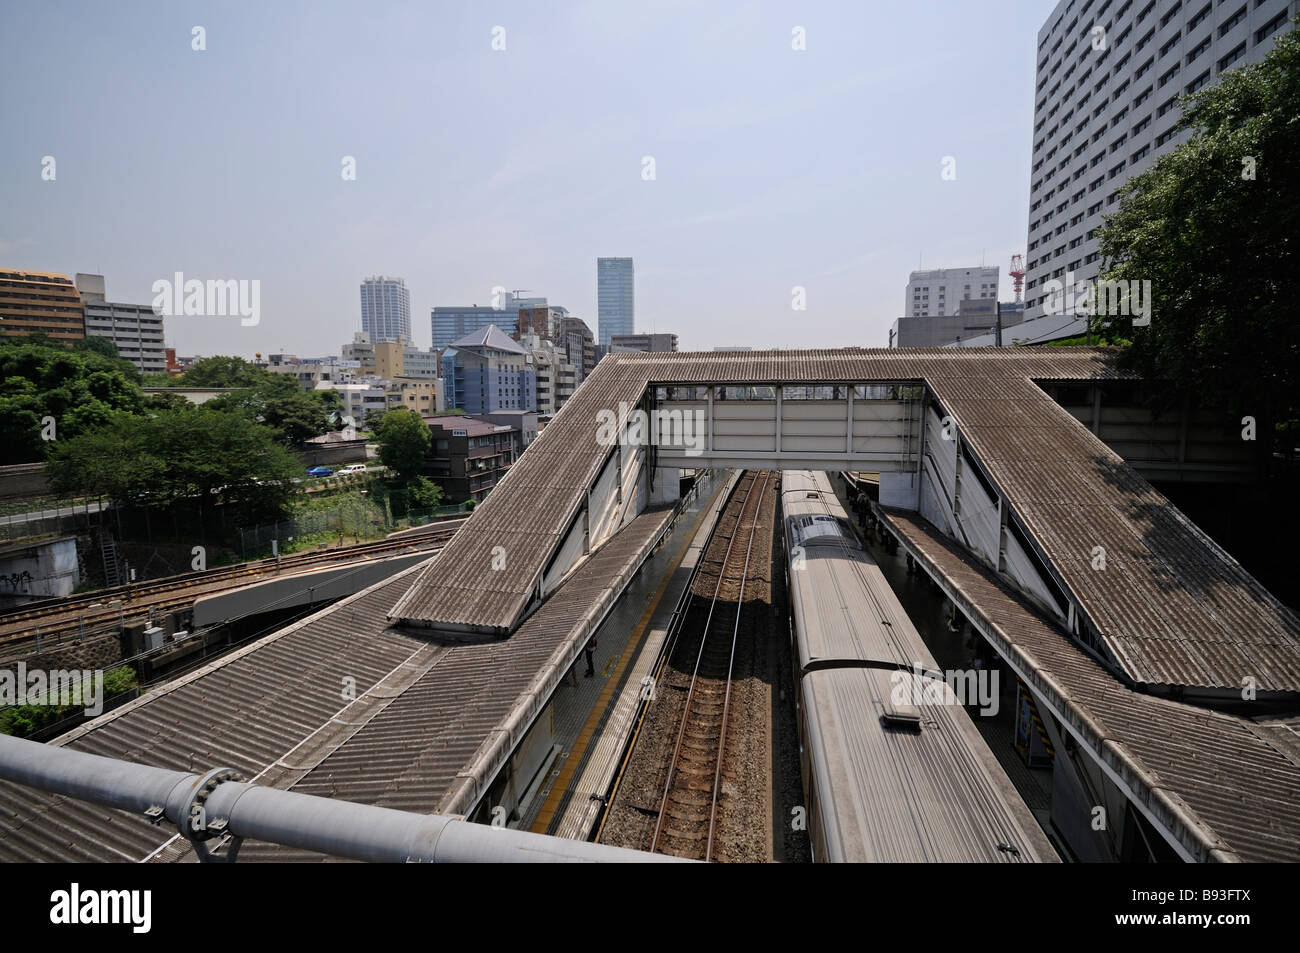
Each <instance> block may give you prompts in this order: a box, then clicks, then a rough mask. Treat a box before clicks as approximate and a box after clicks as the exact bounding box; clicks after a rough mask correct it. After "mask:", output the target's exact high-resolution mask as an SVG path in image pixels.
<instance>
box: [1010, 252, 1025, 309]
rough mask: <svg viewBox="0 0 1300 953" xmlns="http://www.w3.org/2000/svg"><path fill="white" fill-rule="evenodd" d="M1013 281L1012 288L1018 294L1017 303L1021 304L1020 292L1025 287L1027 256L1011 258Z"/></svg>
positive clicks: (1013, 256)
mask: <svg viewBox="0 0 1300 953" xmlns="http://www.w3.org/2000/svg"><path fill="white" fill-rule="evenodd" d="M1011 280H1012V282H1013V284H1012V287H1013V288H1014V289H1015V292H1016V301H1017V302H1019V301H1021V300H1022V297H1021V294H1020V292H1021V291H1022V290H1023V289H1024V287H1025V256H1024V255H1012V256H1011Z"/></svg>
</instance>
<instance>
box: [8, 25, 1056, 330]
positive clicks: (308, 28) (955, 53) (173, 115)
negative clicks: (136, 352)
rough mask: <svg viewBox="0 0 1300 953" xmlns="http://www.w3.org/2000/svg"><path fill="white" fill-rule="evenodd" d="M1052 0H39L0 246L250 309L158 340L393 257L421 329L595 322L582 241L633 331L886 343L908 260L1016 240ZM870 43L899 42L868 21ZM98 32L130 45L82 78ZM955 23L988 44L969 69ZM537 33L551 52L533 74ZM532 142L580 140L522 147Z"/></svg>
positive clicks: (18, 259)
mask: <svg viewBox="0 0 1300 953" xmlns="http://www.w3.org/2000/svg"><path fill="white" fill-rule="evenodd" d="M1051 7H1052V5H1051V4H1050V3H1047V2H1033V3H1029V2H1023V3H1007V4H1003V5H1001V6H1000V7H998V9H997V11H995V12H996V13H997V15H996V16H991V15H990V14H989V11H988V10H987V9H984V8H980V9H978V10H974V9H972V10H967V9H965V8H939V7H935V8H933V9H930V8H918V9H909V10H902V11H900V10H887V11H884V12H883V13H881V12H876V11H862V10H858V9H856V8H854V7H853V6H851V5H847V4H845V5H840V6H838V7H836V6H830V7H822V8H817V9H814V10H808V11H790V10H788V9H786V8H784V7H781V6H780V5H776V4H768V5H763V6H760V7H759V8H757V9H755V10H752V11H747V12H746V14H745V15H744V17H743V18H742V17H738V16H736V15H735V14H733V13H731V12H729V11H717V10H715V11H709V10H706V11H697V10H693V9H689V8H687V7H685V6H683V5H681V4H674V3H666V4H657V5H652V6H650V7H647V8H636V9H628V10H618V11H611V12H609V13H608V14H607V15H604V16H602V17H600V18H591V17H588V16H586V15H585V14H584V13H583V9H582V8H580V7H563V8H558V9H556V10H547V11H538V10H530V9H528V8H527V7H525V6H522V5H519V6H507V7H505V8H503V9H502V10H500V11H494V12H492V13H491V14H481V13H478V12H475V11H464V10H458V9H448V10H440V11H429V10H427V9H426V8H424V7H422V6H419V5H415V4H409V5H397V6H394V7H390V8H385V9H384V10H383V11H381V12H380V13H379V14H377V15H376V16H375V17H373V18H370V19H368V20H367V21H366V22H365V23H364V24H361V25H359V26H358V25H357V24H355V23H353V22H352V20H351V18H349V17H348V16H347V15H345V8H343V7H337V6H335V7H313V8H312V9H311V15H310V16H307V15H300V11H295V10H294V9H293V8H288V7H276V8H271V9H261V10H259V9H250V8H239V9H233V10H213V9H210V8H206V7H196V8H192V9H186V8H179V9H173V8H171V7H169V6H166V5H161V4H131V5H124V6H120V7H115V8H114V9H113V10H112V11H108V10H101V9H96V8H93V7H91V8H81V7H77V6H73V5H70V4H53V5H47V6H43V7H40V8H37V9H35V10H33V11H32V12H31V14H30V18H31V21H32V23H31V29H30V30H28V31H26V33H25V35H24V36H23V37H21V38H20V37H17V36H15V35H14V34H13V33H8V34H6V36H5V37H4V38H0V52H2V53H3V55H2V56H0V76H3V77H4V78H5V80H6V84H7V85H8V86H9V87H11V88H22V89H24V90H25V91H26V95H25V97H24V98H23V99H22V100H21V101H9V102H7V103H6V104H5V105H4V106H3V107H0V109H3V111H4V121H5V124H6V128H7V129H9V130H10V131H11V132H12V133H13V134H12V135H10V136H7V137H6V141H5V143H4V144H3V145H0V173H3V175H4V180H5V182H6V183H7V184H6V186H5V190H4V194H5V205H6V209H7V211H8V212H9V214H8V215H7V216H6V221H5V224H4V225H3V226H2V227H0V263H3V264H4V265H6V266H8V267H14V268H28V269H39V270H49V271H60V272H63V273H67V274H73V273H76V272H91V273H97V274H104V275H106V276H107V277H108V279H109V280H110V281H111V282H112V283H113V286H114V288H116V289H118V292H117V293H116V294H115V296H117V297H119V298H120V299H121V300H124V301H130V302H141V303H147V302H149V301H150V300H152V298H153V295H152V293H151V287H152V283H153V282H154V281H156V280H158V279H160V278H164V277H170V276H171V275H172V274H173V273H175V272H183V273H184V274H186V275H187V276H188V275H194V276H196V277H199V278H201V279H204V280H207V279H217V280H225V279H239V280H259V281H260V282H261V295H262V297H261V313H262V319H261V321H260V322H259V323H258V324H257V325H255V326H251V327H244V326H241V325H240V324H239V322H238V321H237V320H232V319H229V318H199V317H172V318H169V319H168V322H167V325H168V328H167V331H168V343H169V345H171V346H175V347H176V348H177V349H178V351H180V352H181V353H217V352H231V353H236V354H240V355H243V356H252V355H253V354H254V353H256V352H261V353H271V352H276V351H279V350H281V349H287V350H290V351H295V352H307V351H310V350H311V348H310V347H309V345H310V343H311V342H313V341H317V340H328V341H334V340H347V339H348V338H349V337H350V335H351V332H352V331H353V330H354V329H355V327H356V323H357V322H356V305H355V302H356V287H357V284H358V283H359V282H360V281H361V280H362V279H364V278H365V277H366V276H368V275H374V274H393V275H401V276H403V277H404V278H405V279H406V282H407V285H408V287H409V288H410V289H411V307H412V313H413V314H414V315H416V316H417V317H416V320H415V321H414V326H413V336H414V343H415V344H416V345H418V346H420V347H427V346H428V345H429V343H430V340H429V338H428V337H426V335H427V334H428V327H427V325H426V323H425V320H424V318H423V316H424V315H427V314H429V313H430V310H431V309H432V307H434V306H435V305H443V304H456V303H461V302H476V301H477V302H480V303H486V302H488V301H490V300H491V295H492V290H493V288H495V287H508V288H514V287H518V286H523V287H527V288H531V289H534V290H535V291H536V292H537V293H539V294H544V295H546V296H547V298H548V299H549V300H550V301H558V302H562V303H564V304H565V305H566V306H567V307H568V308H569V309H570V311H571V312H572V313H573V314H575V315H577V316H579V317H582V318H583V319H585V320H587V321H588V322H589V323H590V324H592V325H593V326H594V325H596V323H597V320H596V319H597V314H598V309H597V302H596V288H595V286H594V282H593V281H592V277H591V262H592V260H593V259H595V258H597V257H599V256H601V255H603V254H606V253H607V252H609V251H611V250H617V251H618V252H619V253H620V254H624V255H628V256H630V257H632V258H634V259H636V260H637V263H638V266H639V267H638V271H639V272H640V275H639V276H638V277H639V279H640V280H639V281H638V284H639V286H640V287H638V289H637V298H638V301H637V311H638V312H639V314H638V319H637V320H638V323H637V326H636V327H635V328H634V330H635V331H637V332H649V331H652V330H658V329H673V330H677V331H678V332H679V333H680V334H681V335H682V347H683V349H692V350H693V349H708V348H711V347H714V346H720V345H736V344H746V345H753V346H759V347H763V346H783V345H784V346H794V345H804V346H811V345H816V346H831V345H845V344H859V345H868V346H883V344H884V343H885V340H886V332H887V329H888V327H889V324H890V323H891V322H892V321H893V320H894V319H895V318H897V317H898V314H897V307H898V305H897V289H898V287H899V284H900V282H901V281H902V280H904V279H905V277H906V275H907V273H908V272H910V271H911V270H913V269H915V268H917V267H918V266H919V267H945V266H952V265H956V264H962V263H968V262H973V261H979V260H980V259H981V258H983V260H984V261H985V262H986V263H987V264H998V265H1004V264H1005V260H1006V259H1007V258H1008V257H1009V255H1010V254H1012V253H1013V252H1016V251H1023V246H1024V244H1025V223H1026V220H1027V217H1026V215H1027V212H1026V210H1027V207H1028V190H1029V161H1030V147H1031V122H1032V111H1033V83H1034V52H1035V50H1034V48H1035V43H1036V31H1037V29H1038V27H1039V26H1040V25H1041V23H1042V22H1043V19H1044V17H1046V15H1047V14H1048V13H1049V12H1050V10H1051ZM1007 20H1013V21H1019V22H1020V23H1022V24H1023V29H1011V30H1008V29H1007V26H1006V22H1007ZM196 24H197V25H201V26H202V27H203V29H204V33H203V45H204V47H205V48H204V49H202V50H195V49H192V44H193V42H195V41H194V40H193V39H192V35H191V34H192V30H193V28H194V27H195V25H196ZM498 25H500V26H503V28H504V37H503V39H504V46H505V48H504V49H493V42H494V34H493V28H494V27H495V26H498ZM796 30H799V31H802V40H801V38H800V36H799V35H796V33H795V31H796ZM358 31H359V32H358ZM375 32H382V34H383V35H384V36H385V37H387V38H389V40H390V41H391V43H392V48H391V49H387V48H386V52H385V55H384V56H383V57H379V56H375V55H372V54H370V53H368V52H366V50H368V49H370V48H372V47H371V46H370V45H369V44H368V43H367V42H366V37H369V36H371V34H372V33H375ZM896 35H902V36H915V37H924V38H925V43H924V47H923V48H922V49H921V50H920V51H919V52H918V51H917V50H909V49H907V48H906V44H903V45H901V46H900V45H899V44H895V43H892V42H883V40H884V38H886V37H890V36H896ZM55 37H57V38H58V41H57V42H58V44H59V47H58V48H59V53H60V55H59V56H58V57H53V56H51V55H50V54H51V52H52V47H51V45H50V44H52V43H54V42H55V40H54V39H53V38H55ZM431 37H432V38H434V40H435V42H432V43H430V38H431ZM44 38H48V39H44ZM633 39H636V40H637V42H636V43H633V42H632V40H633ZM642 40H644V42H641V41H642ZM801 42H802V44H803V46H804V48H803V49H799V48H797V47H798V46H799V45H800V43H801ZM115 44H120V45H123V46H126V45H129V46H130V48H131V49H132V50H133V51H134V55H133V56H132V57H131V58H130V59H129V60H125V61H122V62H120V63H116V64H115V65H114V68H113V69H112V70H103V69H102V68H101V65H100V64H101V62H102V53H101V52H100V51H101V50H103V49H105V48H112V47H113V46H114V45H115ZM864 45H865V46H869V47H870V48H871V49H872V50H873V53H874V54H875V55H874V57H872V58H870V59H869V60H864V59H863V57H862V56H861V52H862V49H863V47H864ZM972 45H978V46H980V48H981V49H982V50H983V51H984V52H985V53H986V55H985V56H984V57H982V65H981V67H980V70H979V71H978V73H976V74H972V73H971V71H970V68H969V66H970V60H969V56H968V53H969V49H970V48H971V46H972ZM358 50H360V51H361V52H358ZM557 57H558V58H563V59H566V60H567V61H570V62H572V63H573V64H574V65H575V67H580V68H575V69H574V70H570V71H565V73H564V74H563V75H560V74H552V73H550V72H548V71H547V70H546V69H545V68H544V64H545V63H547V62H550V61H552V60H553V59H555V58H557ZM666 61H672V62H674V63H675V64H677V66H675V68H674V72H673V73H672V74H665V73H664V72H663V70H662V63H663V62H666ZM92 74H93V76H94V81H93V82H91V81H90V77H91V75H92ZM164 75H165V76H168V77H171V80H170V81H169V82H168V83H160V82H159V77H161V76H164ZM232 77H234V79H232ZM719 77H725V78H723V79H720V78H719ZM458 78H465V79H469V80H471V81H470V82H458ZM593 80H597V81H593ZM959 87H960V89H961V90H962V93H963V95H964V96H965V97H967V99H968V102H969V103H971V107H970V108H968V109H965V110H963V111H962V112H961V115H954V116H950V117H947V118H945V120H944V121H943V122H942V123H933V122H929V121H921V120H920V117H921V115H922V114H923V112H924V110H922V111H920V112H918V111H917V109H916V104H918V103H924V102H928V101H932V100H934V99H936V98H937V97H940V96H951V94H952V93H953V92H954V91H955V90H956V89H957V88H959ZM254 88H256V89H257V90H258V94H257V95H256V96H252V95H251V94H250V91H251V90H252V89H254ZM380 90H382V91H383V92H384V96H383V97H382V98H381V99H382V102H381V103H380V105H378V106H376V105H375V94H376V92H378V91H380ZM448 90H454V92H455V95H441V94H440V91H448ZM246 94H249V95H246ZM618 104H622V107H623V108H622V109H621V110H620V109H616V108H615V107H616V105H618ZM593 114H600V116H601V118H600V119H599V121H594V120H593V119H592V118H591V117H592V115H593ZM609 115H613V116H614V118H613V120H610V119H609V118H608V116H609ZM398 116H402V117H410V116H418V117H419V121H418V122H416V123H414V124H413V125H412V126H411V127H410V135H409V137H403V141H402V143H401V146H400V148H398V147H397V146H396V145H395V143H393V142H387V141H381V140H377V139H376V138H375V136H374V135H373V132H372V126H373V123H374V122H375V121H377V120H382V121H389V120H392V119H395V118H396V117H398ZM850 116H852V117H861V121H860V122H859V121H856V120H855V121H853V122H846V121H845V120H846V117H850ZM363 117H364V122H363ZM542 136H545V137H546V138H547V139H548V141H550V140H555V141H564V140H573V141H582V142H584V143H587V145H588V147H587V148H585V149H583V150H576V151H575V150H567V149H556V150H545V151H539V150H536V149H533V148H531V147H529V145H528V143H529V142H531V141H533V140H535V139H536V138H538V137H542ZM448 141H455V142H456V143H457V148H456V149H454V150H449V149H446V148H445V143H446V142H448ZM512 141H517V142H518V148H512V147H511V143H512ZM137 142H164V143H166V144H167V146H166V149H165V150H163V152H162V153H161V154H159V153H154V152H151V151H148V150H139V149H136V148H134V147H133V146H130V145H128V144H129V143H137ZM475 142H480V143H482V147H481V148H476V147H474V144H475ZM104 143H111V144H113V145H112V147H111V148H104V147H103V144H104ZM503 144H504V146H505V148H503ZM47 156H48V157H51V158H52V159H53V160H54V162H55V163H56V167H55V168H56V177H55V178H54V179H53V180H47V179H43V178H42V171H43V165H42V163H43V160H44V159H45V157H47ZM1003 156H1007V157H1009V160H1008V159H1004V158H1003ZM946 157H952V158H954V159H955V160H956V163H955V168H956V177H955V178H953V179H944V178H943V177H942V173H943V171H944V167H943V163H944V159H945V158H946ZM349 158H350V159H351V160H352V163H353V165H352V172H353V173H354V175H355V177H354V178H352V179H347V178H345V177H344V176H345V175H346V174H347V172H348V168H347V160H348V159H349ZM646 160H653V161H651V162H647V161H646ZM936 220H943V221H945V223H946V225H945V228H944V229H943V230H942V231H941V232H940V233H936V232H935V230H934V229H933V223H934V221H936ZM71 222H75V223H76V227H75V228H71V227H69V223H71ZM778 224H779V227H778ZM796 287H798V288H802V289H803V298H804V301H805V302H806V310H803V311H795V310H794V309H793V308H792V306H791V302H792V298H793V297H794V294H795V292H794V289H795V288H796ZM1002 293H1003V295H1004V296H1006V295H1007V294H1008V293H1009V289H1007V288H1003V289H1002ZM756 317H761V318H764V319H765V320H763V321H756V320H755V318H756ZM791 319H796V320H791Z"/></svg>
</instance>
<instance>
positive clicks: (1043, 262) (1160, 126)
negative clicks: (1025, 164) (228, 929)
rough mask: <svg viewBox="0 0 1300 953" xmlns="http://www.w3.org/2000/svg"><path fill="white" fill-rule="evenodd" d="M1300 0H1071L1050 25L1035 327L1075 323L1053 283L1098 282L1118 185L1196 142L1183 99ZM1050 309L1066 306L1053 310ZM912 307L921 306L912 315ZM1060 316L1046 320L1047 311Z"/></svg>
mask: <svg viewBox="0 0 1300 953" xmlns="http://www.w3.org/2000/svg"><path fill="white" fill-rule="evenodd" d="M1297 6H1298V5H1297V4H1296V3H1295V2H1294V0H1111V2H1108V3H1107V2H1102V3H1098V2H1095V0H1089V2H1083V0H1061V2H1060V3H1058V4H1057V5H1056V7H1055V9H1053V10H1052V12H1051V14H1050V15H1049V16H1048V17H1047V20H1046V22H1044V24H1043V27H1042V29H1040V30H1039V31H1038V68H1037V74H1036V86H1035V94H1034V95H1035V103H1034V133H1033V155H1032V167H1031V168H1032V171H1031V174H1030V186H1029V230H1028V241H1027V245H1026V251H1027V254H1026V255H1025V258H1026V265H1025V273H1026V274H1025V300H1026V308H1025V318H1026V326H1025V328H1023V329H1022V330H1023V331H1026V332H1029V334H1030V336H1032V337H1035V338H1046V337H1047V336H1048V334H1050V333H1051V328H1050V327H1047V325H1049V324H1050V325H1060V324H1062V323H1064V322H1068V321H1069V320H1070V316H1066V315H1062V314H1061V313H1060V312H1061V311H1062V310H1063V309H1062V308H1061V307H1060V306H1059V305H1049V303H1048V302H1047V300H1046V299H1047V294H1046V291H1045V289H1044V283H1045V282H1047V281H1050V280H1051V279H1053V278H1055V279H1059V280H1061V281H1062V282H1064V281H1066V280H1067V278H1066V276H1067V274H1072V275H1073V280H1074V281H1076V282H1079V281H1090V280H1093V279H1095V278H1096V277H1097V274H1098V272H1099V270H1100V267H1101V262H1100V249H1099V242H1098V239H1097V229H1098V227H1099V226H1100V225H1101V224H1102V216H1103V215H1105V214H1106V213H1107V212H1108V211H1111V210H1113V208H1114V206H1115V203H1116V202H1117V201H1118V193H1117V190H1118V189H1119V188H1120V186H1122V185H1124V184H1125V182H1127V181H1128V180H1129V179H1130V178H1131V177H1132V176H1134V175H1138V174H1139V173H1141V172H1143V171H1145V170H1146V169H1147V168H1149V167H1150V166H1151V164H1152V163H1153V162H1155V161H1156V159H1158V158H1159V157H1160V156H1162V155H1164V154H1165V153H1167V152H1169V151H1170V150H1172V149H1173V148H1175V147H1176V146H1177V145H1179V144H1180V143H1182V142H1184V141H1185V140H1186V138H1187V136H1188V134H1187V133H1181V134H1180V133H1179V132H1178V131H1177V130H1176V129H1175V126H1176V124H1177V122H1178V119H1179V116H1180V114H1181V110H1180V109H1179V107H1178V97H1179V96H1181V95H1183V94H1186V93H1191V92H1195V91H1196V90H1198V89H1201V88H1203V87H1205V86H1207V85H1209V84H1211V83H1215V82H1217V81H1218V79H1219V77H1220V76H1221V75H1222V74H1223V73H1225V72H1227V71H1228V70H1231V69H1235V68H1237V67H1240V66H1244V65H1246V64H1249V63H1257V62H1259V61H1260V60H1261V59H1263V58H1264V56H1265V55H1266V54H1267V53H1268V52H1269V50H1271V49H1272V48H1273V46H1274V43H1275V41H1276V38H1277V36H1278V35H1279V34H1280V32H1281V31H1283V30H1286V29H1289V28H1290V26H1289V23H1288V17H1289V16H1292V15H1294V14H1295V13H1296V10H1297ZM1049 307H1050V309H1051V310H1052V311H1053V312H1055V313H1052V314H1047V313H1046V312H1047V310H1048V308H1049ZM909 313H910V312H909ZM1044 317H1046V318H1048V319H1054V320H1048V321H1047V322H1045V323H1044V324H1039V323H1038V319H1042V318H1044Z"/></svg>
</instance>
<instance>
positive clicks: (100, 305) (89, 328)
mask: <svg viewBox="0 0 1300 953" xmlns="http://www.w3.org/2000/svg"><path fill="white" fill-rule="evenodd" d="M76 287H77V292H78V293H79V294H80V295H81V304H82V308H83V309H84V313H85V328H86V337H95V338H108V339H109V340H110V341H112V342H113V343H114V344H115V345H117V353H118V356H119V357H122V358H125V359H126V360H128V361H130V362H131V363H132V364H134V365H135V366H136V367H137V368H139V369H140V371H141V372H142V373H145V374H166V373H167V348H166V341H165V340H164V335H163V316H162V315H161V314H158V313H157V312H155V311H154V309H153V306H152V305H147V304H121V303H117V302H110V301H108V300H106V299H107V294H106V292H105V289H104V276H103V275H83V274H78V275H77V277H76Z"/></svg>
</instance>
